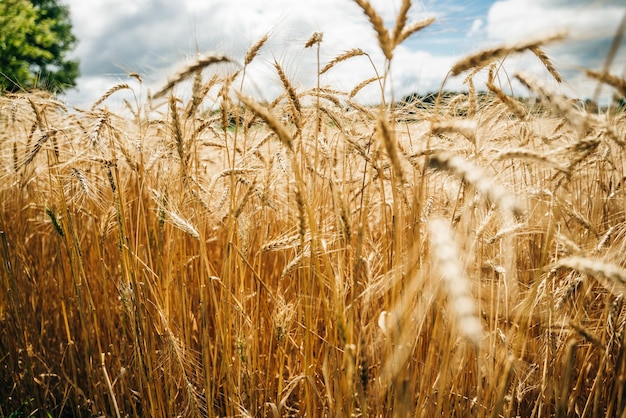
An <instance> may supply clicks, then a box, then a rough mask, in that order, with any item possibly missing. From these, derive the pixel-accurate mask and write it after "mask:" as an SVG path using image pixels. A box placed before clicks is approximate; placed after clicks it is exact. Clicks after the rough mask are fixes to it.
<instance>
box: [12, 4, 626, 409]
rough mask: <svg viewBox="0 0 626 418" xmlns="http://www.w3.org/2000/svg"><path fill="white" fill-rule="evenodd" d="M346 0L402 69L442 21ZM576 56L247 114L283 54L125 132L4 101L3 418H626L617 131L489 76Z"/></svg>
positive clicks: (198, 87)
mask: <svg viewBox="0 0 626 418" xmlns="http://www.w3.org/2000/svg"><path fill="white" fill-rule="evenodd" d="M355 1H356V3H358V4H359V6H360V7H361V9H362V10H363V12H364V13H365V15H366V16H367V18H368V19H369V21H370V22H371V24H372V28H373V30H374V31H375V33H376V36H377V39H378V43H379V46H380V48H381V51H382V52H383V54H384V56H385V58H386V64H390V63H391V62H392V60H393V52H394V49H395V48H396V46H397V45H399V44H400V43H402V42H403V41H404V40H406V39H407V38H408V37H409V36H411V35H414V34H415V33H417V32H418V31H420V30H421V29H422V28H424V27H426V26H428V25H430V24H431V23H432V22H433V20H432V19H429V20H426V21H421V22H408V21H407V18H406V16H407V12H408V10H409V8H410V6H411V4H410V1H404V2H403V7H402V8H401V10H400V12H399V15H398V16H397V19H396V24H395V26H394V27H393V28H386V27H385V26H384V25H383V21H382V19H381V18H380V16H379V15H378V14H377V12H376V10H375V9H373V8H372V7H371V5H370V4H369V3H368V2H367V1H365V0H355ZM562 36H563V35H560V34H559V35H555V36H551V37H547V38H543V39H536V40H525V41H521V42H519V43H517V44H512V45H502V46H500V47H497V48H493V49H489V50H484V51H479V52H478V53H476V54H473V55H470V56H467V57H466V58H464V59H463V60H461V61H459V62H458V63H457V64H456V65H455V66H454V67H453V68H451V69H450V76H461V77H465V83H466V84H467V85H468V93H463V94H457V95H451V96H450V95H443V94H442V95H439V96H438V98H437V100H436V101H435V103H434V104H425V103H420V102H419V101H418V102H409V103H401V104H399V103H390V102H389V103H388V102H387V100H385V97H386V96H385V94H383V93H381V104H380V105H378V106H363V105H359V104H358V102H357V101H356V100H355V96H356V95H357V93H358V91H359V90H360V89H362V88H363V87H365V86H367V85H372V84H373V85H379V86H380V88H381V92H382V91H384V89H385V83H387V82H388V79H389V77H390V70H389V68H391V67H390V65H387V66H386V67H385V68H382V69H378V71H376V72H375V76H374V77H373V78H372V79H368V80H364V81H363V82H362V83H360V84H359V85H357V86H355V87H354V89H353V90H352V91H350V92H347V91H339V90H335V89H333V88H332V87H329V86H323V85H320V84H319V83H318V86H317V87H316V88H313V89H310V90H299V89H298V88H297V87H295V86H294V85H292V83H291V81H290V79H289V77H288V76H287V75H286V73H285V71H284V69H283V68H282V66H281V65H280V63H278V62H276V63H275V66H274V67H275V68H274V69H275V71H276V75H277V80H280V83H281V84H282V88H283V91H284V93H283V94H282V95H280V96H279V97H277V98H276V99H275V100H274V101H273V102H271V103H265V102H261V101H259V100H258V99H254V98H252V97H249V96H246V95H244V94H242V93H241V89H240V88H239V86H241V85H242V83H243V80H244V79H245V77H246V67H247V66H248V65H249V64H250V63H251V62H253V60H254V59H255V58H256V55H257V53H258V52H259V50H260V49H261V48H263V47H264V44H265V42H266V41H267V39H268V37H267V36H266V37H263V38H261V39H260V40H259V41H258V42H257V43H256V44H254V45H252V46H251V47H250V49H249V51H248V53H247V55H246V56H245V57H242V58H240V59H237V58H236V57H226V56H223V55H204V56H199V57H198V59H197V60H196V61H194V62H193V63H191V64H190V65H188V66H186V67H184V68H182V69H181V70H180V72H178V73H177V74H175V75H174V76H173V77H172V78H171V79H170V80H169V81H168V82H167V83H166V84H164V85H163V86H162V88H161V89H159V90H158V91H156V92H155V93H154V94H152V95H151V96H150V97H149V98H148V99H147V100H145V101H142V100H137V101H136V102H134V103H133V102H129V101H127V102H126V107H125V110H124V111H120V112H113V111H111V110H109V109H108V107H107V106H106V105H107V103H108V102H107V100H108V99H109V97H110V96H112V95H115V94H118V91H121V90H130V91H133V87H131V85H130V84H120V85H118V86H115V87H114V88H112V89H111V90H109V91H108V92H106V94H104V95H103V96H102V97H101V99H100V100H98V101H97V102H95V103H94V104H93V106H92V107H91V108H89V109H68V108H67V107H66V105H64V104H63V103H62V102H60V101H58V100H57V99H55V98H54V97H52V96H50V95H48V94H44V93H37V92H33V93H24V94H14V95H4V96H0V161H1V164H0V170H1V171H0V241H1V242H0V259H1V261H2V266H1V267H0V272H1V273H0V283H1V289H2V291H1V292H0V415H2V416H21V414H23V415H25V416H26V415H30V414H32V415H35V416H46V417H50V416H54V417H56V416H116V417H125V416H129V417H134V416H154V417H174V416H208V417H218V416H228V417H235V416H242V417H253V416H254V417H257V416H264V417H282V416H310V417H327V416H328V417H329V416H333V417H352V416H354V417H361V416H362V417H367V416H372V417H407V416H416V417H429V416H444V417H453V416H472V417H515V416H522V417H547V416H557V417H579V416H580V417H598V416H626V415H625V412H624V411H626V382H625V379H626V358H625V354H626V353H625V348H624V332H625V327H624V324H625V321H626V312H625V307H624V301H623V291H624V288H625V285H626V269H624V266H625V265H626V259H625V257H626V216H625V208H626V190H625V189H624V181H625V179H626V173H625V169H626V164H625V161H624V157H625V155H626V113H624V112H623V110H619V109H614V108H610V109H609V110H606V111H600V112H592V111H590V110H588V109H585V107H584V106H582V105H581V104H580V103H579V102H577V101H575V100H572V99H571V98H566V97H562V96H560V95H558V94H556V93H555V92H554V91H552V90H551V88H550V87H549V84H548V83H546V82H545V80H544V79H543V78H542V77H540V76H539V75H536V74H530V73H519V74H515V75H514V77H515V79H516V80H517V81H519V82H520V83H521V84H522V85H524V86H525V88H526V89H527V92H528V95H529V96H530V98H531V99H528V100H527V99H524V100H521V99H519V98H516V97H513V96H511V95H509V94H508V93H507V92H506V91H507V90H506V86H508V81H507V79H506V75H505V74H502V73H501V72H500V71H499V69H500V68H501V67H500V65H499V63H501V62H502V60H506V58H507V57H508V56H510V55H515V54H533V55H534V56H535V57H536V59H538V60H540V61H541V62H542V63H543V64H544V66H545V68H546V71H547V73H548V74H550V76H551V77H552V78H553V81H554V82H561V81H562V80H561V77H560V75H559V72H558V70H557V69H556V68H555V67H554V65H553V64H552V62H551V61H550V58H549V57H548V56H547V55H546V53H545V52H544V50H543V46H544V45H546V44H548V43H550V42H554V41H557V40H558V39H560V38H562ZM304 47H306V48H314V49H319V48H324V43H323V38H322V35H321V34H318V33H316V34H313V35H312V36H311V38H310V39H309V41H308V42H307V43H306V45H303V48H304ZM366 55H367V54H366V53H365V52H363V51H362V50H360V49H355V50H351V51H346V53H344V54H341V55H339V56H337V57H336V58H335V59H333V60H331V61H330V62H328V63H319V62H318V73H319V74H320V76H321V75H322V74H324V73H326V72H332V71H341V66H340V63H341V62H343V61H346V60H350V59H363V58H364V57H363V56H366ZM365 58H367V57H365ZM238 61H241V63H242V64H239V65H235V66H232V65H226V66H224V64H229V63H230V64H232V63H236V62H238ZM224 68H226V70H224ZM373 70H375V69H373ZM373 73H374V71H373ZM479 74H482V75H487V79H488V81H487V83H486V84H485V85H480V84H479V82H478V81H476V82H475V79H476V80H477V79H478V78H477V75H479ZM587 74H588V76H589V77H591V78H593V79H595V80H598V82H602V83H605V84H606V87H605V88H611V89H614V91H615V92H616V95H617V96H619V95H621V97H622V98H625V99H626V80H624V79H623V78H620V77H618V76H615V75H612V74H608V73H601V72H595V71H591V70H590V71H588V72H587ZM129 77H130V78H135V79H136V80H135V81H137V82H141V78H140V77H139V76H138V75H136V74H131V75H129ZM184 83H187V84H186V85H188V86H189V89H190V92H189V97H188V98H186V99H183V98H181V97H180V96H177V95H176V94H175V91H181V89H180V88H178V89H177V87H180V86H181V85H183V84H184ZM216 104H217V105H216ZM209 105H211V106H212V107H211V106H209ZM210 108H212V109H215V110H213V111H210V110H207V109H210Z"/></svg>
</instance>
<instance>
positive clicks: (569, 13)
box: [61, 0, 626, 106]
mask: <svg viewBox="0 0 626 418" xmlns="http://www.w3.org/2000/svg"><path fill="white" fill-rule="evenodd" d="M61 2H62V3H65V4H66V5H68V6H69V9H70V13H71V18H72V22H73V25H74V33H75V35H76V37H77V38H78V40H79V44H78V47H77V48H76V50H75V51H74V52H73V57H76V58H78V59H79V60H80V62H81V77H80V78H79V80H78V88H77V89H74V90H72V91H69V92H68V93H67V95H66V101H67V102H68V103H69V104H72V105H77V106H81V105H88V104H90V103H93V102H94V101H95V100H96V99H97V98H98V97H100V96H101V95H102V94H103V93H104V92H105V91H106V90H107V89H108V88H110V87H112V86H114V85H116V84H118V83H122V82H123V83H129V84H130V85H132V86H133V87H134V88H135V89H136V93H137V94H139V93H140V91H139V86H138V84H137V83H136V82H135V81H134V80H133V79H131V78H129V77H128V73H130V72H136V73H139V74H141V75H142V77H143V79H144V86H143V92H144V93H145V91H146V90H147V89H152V91H154V90H157V89H158V88H159V87H160V86H162V85H163V84H164V83H165V82H166V80H167V78H168V76H172V75H173V74H174V73H175V72H176V70H177V69H178V68H181V66H182V65H184V64H185V62H188V61H189V60H190V59H193V57H194V56H195V54H196V53H198V52H201V53H219V54H225V55H227V56H229V57H231V58H233V59H234V60H235V61H238V62H242V61H243V57H244V55H245V53H246V50H247V49H248V48H249V47H250V46H251V45H252V44H254V43H255V42H256V41H257V40H259V39H260V38H261V37H262V36H263V35H265V34H269V36H270V38H269V41H268V42H267V44H266V45H265V46H264V47H263V49H262V51H261V53H260V55H259V56H258V57H257V58H256V59H255V61H254V62H253V63H252V64H251V66H250V68H249V69H248V70H247V73H246V84H245V86H244V90H245V91H246V92H247V93H249V94H254V95H256V96H258V97H260V98H265V99H269V100H271V99H273V98H274V97H275V96H276V94H277V93H278V92H280V81H279V78H278V76H277V75H276V71H275V69H274V68H273V63H274V61H275V60H276V61H277V62H279V63H280V64H281V66H282V67H283V68H284V69H285V71H286V73H287V75H288V77H289V78H290V80H291V81H292V83H293V84H294V85H295V86H296V87H298V88H307V87H312V86H313V85H314V84H315V82H316V77H315V68H316V50H315V49H304V44H305V43H306V41H307V40H308V39H309V37H310V36H311V35H312V34H313V33H314V32H321V33H323V42H322V43H321V49H320V58H321V61H322V65H324V63H325V62H328V61H329V60H331V59H332V58H333V57H335V56H337V55H339V54H341V53H343V52H345V51H346V50H349V49H352V48H361V49H363V50H364V51H365V52H367V53H369V54H370V55H371V56H372V58H373V61H374V64H375V65H376V67H377V68H378V70H379V71H382V70H383V69H384V68H383V67H384V65H383V62H384V61H383V56H382V54H381V52H380V50H379V48H378V44H377V42H376V37H375V34H374V32H373V30H372V28H371V25H370V23H369V22H368V20H367V18H366V17H365V15H363V13H362V12H361V10H360V9H359V7H358V6H357V5H356V4H355V3H354V2H353V1H351V0H298V1H295V0H264V1H259V0H183V1H180V0H133V1H128V0H93V1H84V0H61ZM370 2H371V4H372V5H373V6H374V7H375V8H376V9H377V10H378V12H379V14H380V15H381V16H382V17H383V19H384V20H385V23H386V25H387V27H393V24H394V19H395V15H396V14H397V11H398V9H399V5H400V4H401V0H370ZM625 14H626V6H625V5H624V3H623V1H622V0H498V1H494V0H421V1H417V0H414V1H413V7H412V10H411V12H410V19H411V20H412V21H418V20H422V19H425V18H427V17H435V18H436V22H435V23H434V24H433V25H432V26H430V27H428V28H427V29H425V30H423V31H421V32H419V33H417V34H415V35H413V36H412V37H411V38H409V39H408V40H407V41H405V43H403V44H402V45H401V46H400V47H399V48H398V49H397V50H396V52H395V53H394V60H393V66H392V85H393V90H394V94H395V96H396V97H400V96H402V95H405V94H408V93H411V92H418V93H426V92H430V91H434V90H438V89H439V87H440V86H441V84H442V82H443V81H444V79H445V77H446V73H447V72H448V70H449V69H450V68H451V67H452V65H453V64H454V63H455V62H456V61H458V60H460V59H462V58H463V57H464V56H466V55H468V54H470V53H472V52H476V51H478V50H480V49H482V48H485V47H490V46H495V45H498V44H501V43H503V42H515V41H518V40H523V39H529V38H531V37H532V38H537V37H541V36H544V35H548V34H552V33H555V32H557V31H561V30H565V31H567V33H568V40H567V41H564V42H560V43H558V44H554V45H550V46H548V47H546V48H545V49H546V51H547V52H548V55H549V56H550V57H551V58H552V60H553V61H554V63H555V65H556V66H557V68H558V69H559V70H560V71H561V72H562V73H563V74H564V76H565V78H566V80H567V83H566V85H565V86H564V87H560V88H561V89H562V92H563V93H566V94H569V95H573V96H577V97H591V96H592V95H593V92H594V89H595V87H596V83H595V82H593V81H590V80H587V79H585V78H584V77H583V76H582V75H581V73H580V69H581V68H583V67H585V68H592V69H601V68H602V67H603V65H604V61H605V60H606V57H607V54H608V51H609V48H610V44H611V42H612V38H613V37H614V35H615V32H616V30H617V28H618V26H619V24H620V21H621V19H622V18H623V16H624V15H625ZM506 63H507V65H506V67H505V69H506V71H507V73H506V74H509V76H512V75H513V74H514V73H515V72H516V71H518V70H519V69H520V68H521V69H524V70H525V71H531V72H534V73H535V74H536V75H537V76H538V77H540V78H544V77H545V79H546V80H548V77H547V75H546V73H545V70H544V69H543V68H542V66H541V64H540V63H539V62H538V60H537V59H536V58H534V57H533V56H532V55H530V54H523V55H522V56H520V57H516V58H513V59H507V61H506ZM214 70H215V71H218V70H219V68H215V69H214ZM221 70H222V71H225V70H227V69H225V68H224V67H222V69H221ZM611 70H612V71H613V72H614V73H617V74H624V73H625V71H626V41H624V42H622V45H621V47H620V49H619V50H618V54H617V56H616V57H615V59H614V62H613V65H612V67H611ZM502 75H503V76H505V73H502ZM372 76H374V70H373V68H372V66H371V64H370V63H369V61H368V60H367V59H366V58H365V57H357V58H355V59H352V60H350V61H347V62H344V63H342V64H339V65H337V66H336V67H335V68H333V69H332V70H331V71H329V72H328V73H327V74H325V75H324V77H323V78H322V80H321V82H322V84H323V85H327V86H329V87H333V88H337V89H342V90H344V91H350V90H351V89H352V88H353V87H354V86H356V85H357V84H358V83H359V82H361V81H363V80H365V79H368V78H370V77H372ZM481 77H482V78H481ZM463 78H464V76H463V75H460V76H458V77H452V78H448V79H447V81H446V88H448V89H451V90H452V89H454V90H459V89H462V88H463V84H462V82H463ZM477 78H478V79H477V86H478V87H479V88H480V80H481V79H482V80H484V79H485V78H486V75H478V76H477ZM512 88H513V89H514V93H515V94H523V93H524V92H523V91H522V90H523V89H522V88H521V87H520V86H516V85H514V84H513V85H512ZM181 93H182V92H181ZM603 94H604V98H605V99H604V100H607V99H606V98H607V97H610V95H611V94H612V91H611V90H610V89H609V88H608V87H605V88H603ZM116 95H117V93H116ZM377 97H379V96H377V95H376V94H375V93H374V92H373V91H372V90H370V91H368V90H364V91H363V92H362V93H359V96H358V99H359V100H361V101H362V102H365V103H366V102H372V101H376V100H377ZM114 103H115V100H113V101H112V103H111V105H113V104H114Z"/></svg>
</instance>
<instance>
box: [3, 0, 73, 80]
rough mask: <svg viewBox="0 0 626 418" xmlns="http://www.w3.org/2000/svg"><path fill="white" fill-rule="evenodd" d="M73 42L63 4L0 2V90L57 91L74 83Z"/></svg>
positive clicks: (38, 0)
mask: <svg viewBox="0 0 626 418" xmlns="http://www.w3.org/2000/svg"><path fill="white" fill-rule="evenodd" d="M75 44H76V38H75V37H74V35H73V34H72V24H71V22H70V18H69V11H68V9H67V7H66V6H63V5H60V4H58V1H57V0H1V1H0V90H5V91H17V90H22V89H23V90H28V89H33V88H38V89H45V90H50V91H53V92H61V91H64V90H66V89H67V88H70V87H73V86H75V85H76V78H77V77H78V61H74V60H70V59H68V58H67V53H68V52H69V51H70V50H71V49H72V48H73V47H74V45H75Z"/></svg>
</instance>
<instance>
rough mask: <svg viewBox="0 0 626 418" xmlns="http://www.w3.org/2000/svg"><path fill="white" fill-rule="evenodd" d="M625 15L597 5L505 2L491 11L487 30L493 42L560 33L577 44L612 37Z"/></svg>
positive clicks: (618, 8) (624, 9)
mask: <svg viewBox="0 0 626 418" xmlns="http://www.w3.org/2000/svg"><path fill="white" fill-rule="evenodd" d="M625 12H626V7H624V6H623V5H621V6H619V5H605V6H602V5H600V4H598V3H597V2H587V3H578V4H568V3H566V2H549V1H545V0H502V1H496V2H495V3H494V4H493V6H492V7H491V9H490V10H489V15H488V25H487V28H488V33H489V37H490V38H491V39H494V40H506V41H515V40H520V39H524V38H528V37H529V36H531V37H537V36H542V35H544V34H546V33H554V32H558V31H566V32H567V33H568V36H569V37H570V38H571V39H576V40H578V39H590V38H600V37H610V36H613V35H614V34H615V30H616V29H617V27H618V25H619V22H620V20H621V18H622V16H623V15H624V13H625Z"/></svg>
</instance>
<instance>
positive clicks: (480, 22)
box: [467, 19, 485, 36]
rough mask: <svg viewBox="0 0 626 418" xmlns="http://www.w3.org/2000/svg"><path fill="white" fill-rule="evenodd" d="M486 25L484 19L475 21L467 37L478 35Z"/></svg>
mask: <svg viewBox="0 0 626 418" xmlns="http://www.w3.org/2000/svg"><path fill="white" fill-rule="evenodd" d="M484 25H485V22H484V21H483V20H482V19H474V21H473V22H472V27H471V28H470V30H469V32H468V33H467V36H474V35H478V34H479V33H480V32H481V30H482V29H483V26H484Z"/></svg>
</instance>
